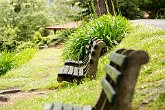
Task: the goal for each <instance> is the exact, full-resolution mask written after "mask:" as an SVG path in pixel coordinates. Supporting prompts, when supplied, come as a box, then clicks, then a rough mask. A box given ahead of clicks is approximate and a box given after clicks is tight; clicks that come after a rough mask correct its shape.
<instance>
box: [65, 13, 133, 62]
mask: <svg viewBox="0 0 165 110" xmlns="http://www.w3.org/2000/svg"><path fill="white" fill-rule="evenodd" d="M129 29H130V23H129V21H127V20H126V19H125V18H124V17H122V16H111V15H103V16H101V17H100V18H97V19H94V20H91V21H90V22H88V23H86V24H84V25H83V26H82V27H80V28H78V29H77V30H76V31H75V32H74V33H73V34H71V35H70V36H69V39H68V41H67V42H66V43H65V49H64V52H63V56H64V59H77V60H80V59H82V56H83V54H84V53H85V46H86V45H87V43H88V42H89V40H91V39H92V38H96V39H103V40H104V42H105V43H106V46H107V48H112V47H113V46H114V45H116V44H118V43H119V42H120V41H121V39H122V38H123V37H124V34H125V33H126V32H128V30H129Z"/></svg>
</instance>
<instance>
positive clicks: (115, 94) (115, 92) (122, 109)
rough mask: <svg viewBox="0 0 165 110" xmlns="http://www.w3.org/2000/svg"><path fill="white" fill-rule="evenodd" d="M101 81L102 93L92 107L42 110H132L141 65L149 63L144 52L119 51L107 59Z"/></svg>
mask: <svg viewBox="0 0 165 110" xmlns="http://www.w3.org/2000/svg"><path fill="white" fill-rule="evenodd" d="M109 60H110V64H107V65H106V66H105V72H106V77H105V78H103V79H102V81H101V85H102V92H101V94H100V98H99V99H98V101H97V103H96V104H95V105H94V107H92V106H90V105H87V106H84V107H82V106H78V105H71V104H63V103H61V102H57V103H49V104H47V105H46V106H45V108H44V110H132V107H131V102H132V97H133V92H134V88H135V85H136V82H137V79H138V74H139V71H140V68H141V66H142V64H146V63H147V62H148V61H149V56H148V54H147V53H146V52H145V51H140V50H139V51H135V50H126V49H119V50H117V51H116V52H115V53H112V54H111V55H110V57H109Z"/></svg>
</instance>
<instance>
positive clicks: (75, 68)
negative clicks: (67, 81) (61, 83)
mask: <svg viewBox="0 0 165 110" xmlns="http://www.w3.org/2000/svg"><path fill="white" fill-rule="evenodd" d="M73 76H77V77H78V67H74V72H73Z"/></svg>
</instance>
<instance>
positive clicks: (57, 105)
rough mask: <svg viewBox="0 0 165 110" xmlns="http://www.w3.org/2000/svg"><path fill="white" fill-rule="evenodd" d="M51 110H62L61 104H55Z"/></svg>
mask: <svg viewBox="0 0 165 110" xmlns="http://www.w3.org/2000/svg"><path fill="white" fill-rule="evenodd" d="M52 110H62V103H61V102H56V103H55V104H54V107H53V109H52Z"/></svg>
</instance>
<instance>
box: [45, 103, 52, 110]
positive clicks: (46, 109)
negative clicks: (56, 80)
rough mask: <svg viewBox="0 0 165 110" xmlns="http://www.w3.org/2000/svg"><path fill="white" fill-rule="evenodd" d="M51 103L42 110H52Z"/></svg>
mask: <svg viewBox="0 0 165 110" xmlns="http://www.w3.org/2000/svg"><path fill="white" fill-rule="evenodd" d="M53 106H54V105H53V103H48V104H46V105H45V107H44V110H52V109H53Z"/></svg>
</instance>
